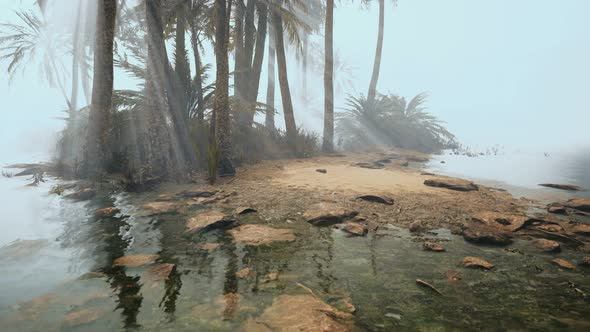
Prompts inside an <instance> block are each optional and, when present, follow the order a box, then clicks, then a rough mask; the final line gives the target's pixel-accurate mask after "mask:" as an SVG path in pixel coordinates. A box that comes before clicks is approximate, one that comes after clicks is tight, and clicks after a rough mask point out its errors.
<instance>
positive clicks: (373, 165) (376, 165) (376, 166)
mask: <svg viewBox="0 0 590 332" xmlns="http://www.w3.org/2000/svg"><path fill="white" fill-rule="evenodd" d="M353 166H356V167H360V168H368V169H382V168H384V167H385V165H383V164H382V163H378V162H374V163H356V164H353Z"/></svg>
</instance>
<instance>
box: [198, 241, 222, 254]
mask: <svg viewBox="0 0 590 332" xmlns="http://www.w3.org/2000/svg"><path fill="white" fill-rule="evenodd" d="M220 246H221V244H219V243H203V244H201V245H200V246H199V249H201V250H204V251H207V252H209V253H212V252H214V251H215V250H217V248H219V247H220Z"/></svg>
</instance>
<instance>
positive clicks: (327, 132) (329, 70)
mask: <svg viewBox="0 0 590 332" xmlns="http://www.w3.org/2000/svg"><path fill="white" fill-rule="evenodd" d="M324 53H325V64H324V140H323V145H322V150H323V151H324V152H332V151H333V150H334V0H326V32H325V51H324Z"/></svg>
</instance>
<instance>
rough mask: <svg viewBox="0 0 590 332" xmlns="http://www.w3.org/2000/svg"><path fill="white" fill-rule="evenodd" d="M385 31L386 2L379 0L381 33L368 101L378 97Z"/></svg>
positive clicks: (378, 38)
mask: <svg viewBox="0 0 590 332" xmlns="http://www.w3.org/2000/svg"><path fill="white" fill-rule="evenodd" d="M384 30H385V0H379V32H378V35H377V49H376V50H375V62H374V63H373V74H372V76H371V83H370V84H369V92H368V93H367V99H368V100H374V99H375V96H376V95H377V81H379V71H380V70H381V55H382V54H383V31H384Z"/></svg>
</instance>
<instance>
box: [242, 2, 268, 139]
mask: <svg viewBox="0 0 590 332" xmlns="http://www.w3.org/2000/svg"><path fill="white" fill-rule="evenodd" d="M267 21H268V7H267V5H266V4H264V3H262V2H259V3H258V30H257V34H256V48H255V50H254V63H253V64H252V69H251V70H250V75H249V76H250V77H249V81H250V84H248V105H250V110H249V112H248V118H247V123H246V125H247V126H248V127H250V126H252V123H253V122H254V114H255V113H256V101H257V100H258V90H259V88H260V75H261V73H262V61H263V60H264V51H265V49H264V46H265V45H264V44H265V43H266V25H267Z"/></svg>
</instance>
